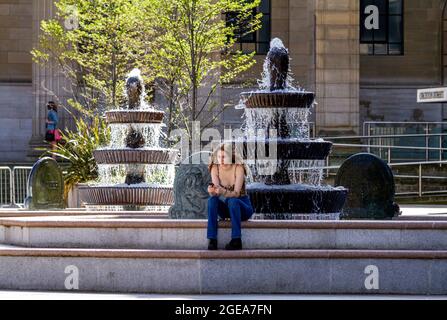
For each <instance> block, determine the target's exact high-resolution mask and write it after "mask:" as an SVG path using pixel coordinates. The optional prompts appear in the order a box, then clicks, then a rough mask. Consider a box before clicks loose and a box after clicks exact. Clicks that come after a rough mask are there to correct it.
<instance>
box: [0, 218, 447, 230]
mask: <svg viewBox="0 0 447 320" xmlns="http://www.w3.org/2000/svg"><path fill="white" fill-rule="evenodd" d="M1 226H3V227H20V228H113V229H116V228H129V229H146V228H147V229H160V228H162V229H173V228H175V229H177V228H183V229H203V228H206V227H207V221H206V220H170V219H141V220H140V219H114V218H90V219H86V220H76V219H72V220H70V219H65V218H63V217H61V218H60V219H57V218H55V217H52V218H50V219H45V218H44V217H43V218H3V219H0V227H1ZM219 226H220V227H221V228H231V222H230V221H221V222H219ZM242 226H243V228H247V229H371V230H377V229H379V230H380V229H382V230H383V229H391V230H447V221H408V220H390V221H285V220H277V221H273V220H272V221H268V220H252V221H248V222H243V223H242Z"/></svg>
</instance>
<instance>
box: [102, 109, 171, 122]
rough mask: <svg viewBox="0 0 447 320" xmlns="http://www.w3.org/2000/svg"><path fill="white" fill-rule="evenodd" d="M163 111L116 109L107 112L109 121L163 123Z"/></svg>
mask: <svg viewBox="0 0 447 320" xmlns="http://www.w3.org/2000/svg"><path fill="white" fill-rule="evenodd" d="M164 114H165V113H164V112H163V111H158V110H114V111H108V112H106V119H107V122H108V123H110V124H113V123H162V122H163V117H164Z"/></svg>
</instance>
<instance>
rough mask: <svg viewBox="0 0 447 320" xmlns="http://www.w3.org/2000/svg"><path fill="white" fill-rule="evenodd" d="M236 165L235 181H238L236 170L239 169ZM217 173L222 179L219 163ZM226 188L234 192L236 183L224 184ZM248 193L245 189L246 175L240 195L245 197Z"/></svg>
mask: <svg viewBox="0 0 447 320" xmlns="http://www.w3.org/2000/svg"><path fill="white" fill-rule="evenodd" d="M234 167H235V169H234V181H235V182H236V170H237V166H236V165H235V166H234ZM217 174H218V176H219V180H220V166H219V165H217ZM222 187H223V188H224V189H225V190H227V191H230V192H233V191H234V188H235V185H234V184H233V185H230V186H222ZM246 195H247V192H246V190H245V177H244V183H243V184H242V188H241V192H240V195H239V197H243V196H246Z"/></svg>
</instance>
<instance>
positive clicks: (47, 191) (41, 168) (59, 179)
mask: <svg viewBox="0 0 447 320" xmlns="http://www.w3.org/2000/svg"><path fill="white" fill-rule="evenodd" d="M25 207H26V208H27V209H29V210H49V209H64V208H65V204H64V177H63V175H62V170H61V169H60V167H59V165H58V164H57V162H56V160H54V159H52V158H48V157H46V158H42V159H40V160H39V161H38V162H36V164H35V165H34V166H33V169H32V170H31V173H30V176H29V180H28V190H27V198H26V199H25Z"/></svg>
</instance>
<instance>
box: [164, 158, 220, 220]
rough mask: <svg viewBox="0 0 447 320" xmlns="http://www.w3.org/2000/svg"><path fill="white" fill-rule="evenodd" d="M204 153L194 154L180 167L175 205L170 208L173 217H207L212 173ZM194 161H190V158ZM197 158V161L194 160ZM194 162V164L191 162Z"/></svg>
mask: <svg viewBox="0 0 447 320" xmlns="http://www.w3.org/2000/svg"><path fill="white" fill-rule="evenodd" d="M201 155H203V153H198V154H195V155H193V156H192V157H191V158H189V159H187V160H185V161H184V162H183V163H182V164H181V165H180V166H179V167H178V168H177V172H176V175H175V181H174V206H172V207H171V208H170V210H169V217H170V218H171V219H207V216H208V213H207V210H208V198H209V194H208V185H209V183H210V182H211V175H210V173H209V171H208V165H207V164H205V163H203V162H205V159H206V158H207V157H206V156H202V157H201V159H202V163H200V156H201ZM191 159H192V160H193V161H190V160H191ZM194 160H195V161H194ZM190 163H192V164H190Z"/></svg>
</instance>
